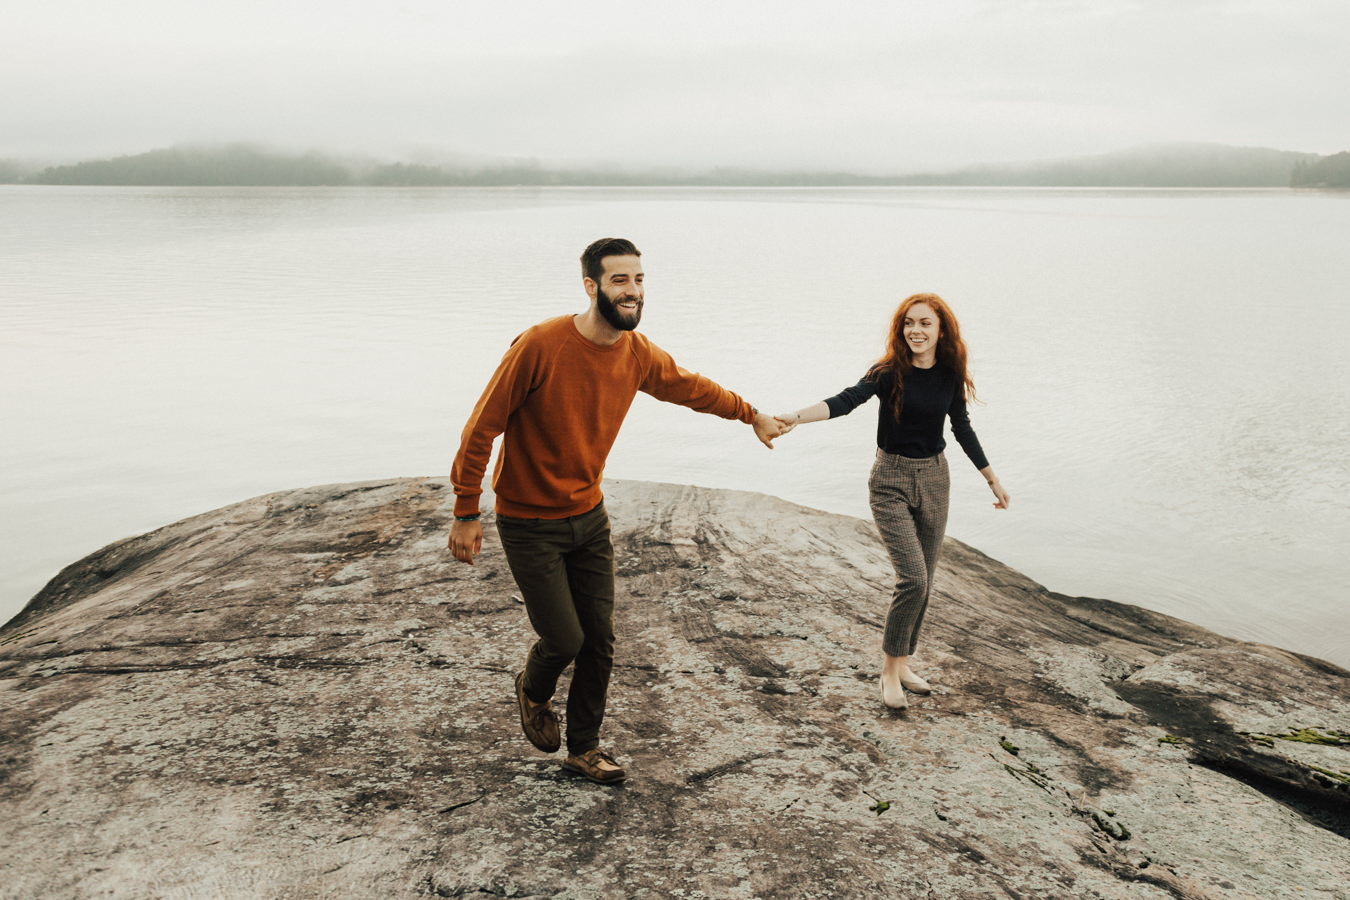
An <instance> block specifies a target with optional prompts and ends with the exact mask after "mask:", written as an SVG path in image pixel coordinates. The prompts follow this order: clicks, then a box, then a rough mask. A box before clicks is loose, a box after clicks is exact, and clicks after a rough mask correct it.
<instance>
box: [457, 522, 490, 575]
mask: <svg viewBox="0 0 1350 900" xmlns="http://www.w3.org/2000/svg"><path fill="white" fill-rule="evenodd" d="M482 549H483V523H482V522H480V521H478V520H477V519H474V520H473V521H472V522H461V521H460V520H459V519H456V520H455V524H453V525H451V526H450V552H451V553H453V554H455V559H457V560H459V561H460V562H466V563H468V564H469V565H473V558H474V557H475V556H477V555H478V554H479V552H480V551H482Z"/></svg>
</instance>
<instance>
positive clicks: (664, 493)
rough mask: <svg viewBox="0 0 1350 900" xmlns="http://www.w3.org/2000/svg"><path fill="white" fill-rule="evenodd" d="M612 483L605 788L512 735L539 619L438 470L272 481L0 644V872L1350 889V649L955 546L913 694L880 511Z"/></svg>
mask: <svg viewBox="0 0 1350 900" xmlns="http://www.w3.org/2000/svg"><path fill="white" fill-rule="evenodd" d="M607 493H608V498H609V499H608V506H609V509H610V514H611V518H612V520H613V524H614V533H615V543H616V547H617V550H618V572H619V604H618V613H617V630H618V658H617V664H616V669H615V677H614V683H613V686H612V689H611V695H610V703H609V718H608V719H607V722H606V725H605V731H604V734H603V740H604V741H605V745H606V746H607V747H609V748H610V749H612V750H613V751H614V752H615V753H616V754H617V756H618V757H619V759H620V761H621V762H623V763H624V764H625V765H626V766H627V767H628V768H629V771H630V780H629V782H628V783H627V784H626V785H624V786H623V787H619V788H605V787H600V786H598V785H592V784H589V783H587V782H584V781H579V780H576V779H574V778H573V777H569V776H568V775H566V774H565V773H563V772H562V771H561V770H560V768H559V765H558V763H559V761H560V758H561V755H560V754H559V755H555V756H554V757H553V758H549V757H546V756H544V755H542V754H540V753H538V752H537V751H535V750H534V749H533V748H532V747H531V746H530V745H529V744H528V743H526V742H525V740H524V738H523V737H522V736H521V735H520V733H519V726H518V723H517V721H516V711H515V708H514V704H513V697H512V676H513V674H514V672H515V671H516V670H517V669H518V668H519V666H520V664H521V662H522V660H523V657H524V653H525V651H526V649H527V647H528V644H529V641H530V632H529V628H528V624H527V622H526V618H525V614H524V611H523V609H522V607H521V605H520V602H519V600H518V598H517V597H516V596H515V586H514V584H513V582H512V580H511V576H510V573H509V572H508V571H507V569H506V566H505V562H504V560H503V558H502V555H501V552H500V549H499V547H498V545H497V542H496V535H495V531H494V529H492V528H491V527H490V525H489V528H488V540H487V543H486V547H485V551H484V554H483V556H482V557H481V558H480V561H479V564H478V565H477V566H476V567H474V568H469V567H467V566H463V565H460V564H457V563H455V562H454V561H453V560H452V559H451V557H450V555H449V553H448V552H447V551H446V550H445V535H446V532H447V529H448V514H449V500H450V497H449V490H448V487H447V485H446V484H445V483H444V482H443V481H437V480H430V479H404V480H396V481H382V482H371V483H364V484H354V485H341V486H333V487H322V488H313V489H308V490H296V491H288V492H283V493H279V494H272V495H269V496H266V497H260V498H257V499H254V500H249V501H247V502H244V503H239V504H236V505H234V506H230V507H227V508H225V509H221V510H217V511H215V512H212V513H207V514H205V515H202V516H197V517H195V518H192V519H188V520H185V521H183V522H179V523H177V524H174V525H170V526H168V527H166V528H163V529H160V530H159V531H155V532H153V533H150V534H147V535H143V536H140V537H135V538H131V539H129V540H126V541H122V542H120V543H117V544H114V545H112V546H110V547H108V548H106V549H104V550H102V551H100V552H98V553H96V554H94V555H92V556H90V557H88V558H87V559H85V560H82V561H81V562H79V563H76V564H74V565H72V566H70V567H69V568H67V569H66V570H64V571H63V572H61V573H60V574H59V575H58V576H57V577H56V578H55V579H53V581H52V583H51V584H50V585H48V586H47V587H46V588H45V589H44V590H43V591H42V592H41V593H40V594H38V595H37V596H36V597H35V598H34V599H33V601H32V602H31V603H30V604H29V606H28V607H27V608H26V609H25V610H24V611H23V612H22V613H21V614H20V615H19V616H18V617H16V618H15V619H14V620H12V621H11V622H10V623H8V624H7V625H6V626H5V627H4V628H3V629H0V714H2V715H3V718H2V719H0V773H2V774H0V778H2V779H3V780H2V781H0V814H2V815H0V844H3V847H4V854H3V863H2V865H3V871H0V896H3V897H6V898H11V897H12V898H38V897H60V898H66V897H115V898H123V897H125V898H138V897H218V896H227V897H296V898H300V897H330V896H331V897H372V898H375V897H379V898H385V897H417V896H443V897H462V896H471V897H472V896H509V897H554V898H601V897H606V898H607V897H616V898H630V897H631V898H665V897H679V898H752V897H763V898H772V897H803V898H806V897H923V898H984V897H1015V898H1030V897H1072V898H1078V897H1111V898H1115V897H1121V898H1125V897H1128V898H1220V897H1224V898H1228V897H1240V898H1271V897H1299V898H1328V900H1330V898H1336V900H1347V898H1350V843H1347V840H1346V837H1347V835H1348V834H1350V828H1348V827H1347V818H1348V817H1347V806H1348V804H1347V797H1350V774H1347V773H1350V747H1348V746H1346V744H1345V741H1347V740H1350V738H1346V737H1345V736H1346V735H1347V734H1350V690H1348V688H1350V677H1348V675H1347V673H1346V672H1345V671H1344V670H1341V669H1339V668H1336V667H1335V666H1332V665H1329V664H1327V663H1324V662H1320V661H1318V660H1314V659H1309V658H1307V657H1302V656H1298V655H1296V654H1293V653H1288V652H1285V651H1282V650H1277V649H1274V648H1271V647H1265V646H1259V645H1253V644H1246V643H1240V642H1237V641H1233V640H1229V639H1227V638H1224V637H1221V636H1219V635H1216V634H1213V633H1211V632H1208V631H1205V630H1203V629H1201V628H1198V627H1195V626H1193V625H1189V624H1187V623H1185V622H1181V621H1178V620H1176V619H1172V618H1169V617H1167V616H1162V615H1158V614H1155V613H1151V612H1147V611H1145V610H1142V609H1139V608H1136V607H1131V606H1126V605H1123V604H1119V603H1112V602H1108V601H1104V600H1092V599H1085V598H1072V597H1065V596H1062V595H1059V594H1055V593H1053V592H1050V591H1047V590H1046V589H1044V588H1042V587H1041V586H1040V585H1037V584H1035V583H1033V582H1032V581H1030V580H1028V579H1027V578H1025V577H1023V576H1022V575H1019V574H1018V573H1017V572H1014V571H1012V570H1010V569H1008V568H1007V567H1005V566H1003V565H1000V564H999V563H997V562H995V561H994V560H992V559H989V558H988V557H986V556H984V555H982V554H980V553H979V552H978V551H976V550H974V549H972V548H970V547H967V546H965V545H963V544H960V543H959V542H956V541H952V540H949V541H948V542H947V546H946V550H945V554H946V555H945V558H944V563H943V566H942V567H941V569H940V571H939V575H938V581H937V585H936V592H935V596H934V599H933V604H932V607H931V609H930V611H929V617H928V625H927V631H926V639H925V641H924V642H923V645H922V647H921V650H920V653H919V655H918V657H917V658H916V662H917V668H918V669H919V670H920V671H921V672H922V673H923V674H924V675H925V676H926V677H927V678H928V680H929V681H930V682H932V683H933V685H934V694H933V695H932V696H931V697H927V698H913V699H912V703H913V705H912V706H911V708H910V709H909V711H908V712H906V713H903V714H894V713H891V712H889V711H887V710H885V709H884V708H883V707H882V705H881V702H880V698H879V689H878V685H877V679H876V673H877V668H878V662H879V653H880V631H881V624H882V617H883V615H884V608H885V605H886V601H887V594H888V586H889V579H890V573H889V571H888V568H887V564H886V561H885V555H884V553H883V552H882V550H881V547H880V545H879V542H878V540H877V537H876V535H875V532H874V531H873V528H872V526H871V524H870V523H867V522H863V521H859V520H857V519H852V518H848V517H844V516H837V515H830V514H826V513H822V512H818V511H814V510H809V509H804V508H802V507H798V506H794V505H792V504H789V503H785V502H783V501H780V500H777V499H774V498H771V497H764V496H760V495H752V494H745V493H736V492H726V491H711V490H704V489H698V488H692V487H679V486H673V485H656V484H647V483H632V482H629V483H624V482H611V483H609V484H608V485H607ZM490 518H491V517H490V515H489V516H487V519H489V520H490Z"/></svg>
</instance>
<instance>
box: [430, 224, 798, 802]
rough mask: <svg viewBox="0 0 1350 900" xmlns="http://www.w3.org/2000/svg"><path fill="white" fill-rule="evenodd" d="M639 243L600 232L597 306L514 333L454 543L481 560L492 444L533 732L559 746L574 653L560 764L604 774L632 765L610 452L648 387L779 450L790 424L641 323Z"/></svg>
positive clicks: (472, 448)
mask: <svg viewBox="0 0 1350 900" xmlns="http://www.w3.org/2000/svg"><path fill="white" fill-rule="evenodd" d="M641 256H642V254H641V253H640V252H639V251H638V249H637V247H635V246H633V244H632V243H631V242H630V241H627V240H624V239H622V238H603V239H601V240H598V241H596V242H595V243H593V244H591V245H590V246H589V247H587V248H586V250H585V252H584V253H582V255H581V272H582V284H583V285H584V286H585V288H586V294H587V296H588V297H589V298H590V308H589V309H587V310H586V312H584V313H580V314H578V315H567V316H559V317H558V318H554V319H549V320H547V321H544V322H541V323H539V324H538V325H535V326H534V327H533V328H530V329H527V330H526V331H525V332H524V333H523V334H521V335H520V336H519V337H517V338H516V339H515V340H514V341H513V342H512V343H511V346H510V348H509V349H508V350H507V351H506V355H505V356H504V357H503V358H502V362H501V365H499V366H498V367H497V371H496V372H495V373H494V374H493V376H492V378H491V380H490V381H489V382H488V386H487V389H486V390H484V391H483V396H482V397H481V398H480V399H479V401H478V405H477V406H475V407H474V410H473V414H472V415H471V416H470V417H469V421H468V423H467V424H466V425H465V426H464V432H463V434H462V435H461V439H460V447H459V453H458V454H457V455H456V456H455V464H454V468H453V469H452V470H451V475H450V480H451V482H452V483H453V485H454V489H455V522H454V524H453V526H452V527H451V529H450V549H451V551H453V552H454V555H455V558H456V559H458V560H460V561H461V562H466V563H469V564H470V565H472V564H473V559H474V556H475V555H477V554H478V552H479V551H480V550H481V549H482V544H483V528H482V525H481V523H480V522H479V510H478V501H479V497H480V495H481V494H482V491H483V487H482V483H483V474H484V471H485V469H486V468H487V462H488V459H489V457H490V456H491V454H492V442H493V440H494V439H495V438H496V437H497V436H498V435H504V437H503V439H502V450H501V454H500V455H499V456H498V459H497V468H496V471H495V472H494V473H493V480H492V486H493V490H494V491H495V492H496V495H497V501H496V512H497V532H498V534H499V535H500V537H501V541H502V550H503V551H504V552H505V554H506V560H507V563H508V564H509V565H510V567H511V574H512V575H513V576H514V577H515V580H516V584H517V585H519V587H520V593H521V596H522V597H523V598H524V601H525V609H526V611H527V612H528V613H529V617H530V624H531V625H532V626H533V627H534V630H535V633H536V634H537V635H538V636H539V639H538V640H537V641H536V642H535V644H534V646H533V647H532V648H531V649H530V652H529V656H528V658H527V660H526V663H525V669H524V671H522V672H521V673H520V674H519V675H517V676H516V703H517V705H518V706H519V708H520V724H521V728H522V730H523V731H524V732H525V736H526V737H527V738H528V739H529V740H530V743H532V744H534V745H535V746H536V747H538V748H539V749H540V750H543V751H544V752H546V753H552V752H553V751H555V750H557V749H558V747H559V746H560V744H561V740H560V736H559V733H558V718H557V716H556V715H555V714H554V713H553V709H552V703H551V699H552V697H553V693H554V690H555V689H556V687H557V682H558V677H559V676H560V675H561V674H562V672H563V670H564V669H566V668H567V666H568V665H569V664H570V663H572V662H573V661H575V663H576V668H575V669H574V671H573V673H572V687H571V690H570V691H569V693H568V697H567V754H568V755H567V758H566V760H565V761H564V762H563V768H564V769H566V770H568V771H571V772H575V773H578V774H580V775H583V776H585V777H586V778H589V779H590V780H591V781H595V782H598V783H600V784H616V783H618V782H620V781H622V780H623V779H624V777H625V773H624V771H623V769H622V768H621V767H620V766H619V765H618V763H616V762H615V761H614V759H613V757H611V756H610V755H609V754H607V753H605V752H603V751H602V750H600V748H599V742H600V724H601V721H602V720H603V719H604V714H605V695H606V693H607V691H608V689H609V677H610V670H611V668H612V666H613V659H614V547H613V545H612V543H611V542H610V533H609V516H608V515H607V513H606V512H605V507H604V503H603V498H602V496H601V492H600V479H601V475H602V473H603V471H604V467H605V458H606V457H607V456H608V455H609V450H610V447H612V446H613V444H614V439H615V438H616V437H617V436H618V433H619V426H620V425H622V424H623V419H624V416H625V415H626V414H627V413H628V407H629V406H630V405H631V404H632V402H633V397H634V396H635V395H636V394H637V392H638V391H644V392H646V393H648V394H651V395H652V396H654V397H656V398H657V399H659V400H665V401H668V402H670V403H678V404H680V405H682V406H687V407H689V408H691V409H695V410H698V411H699V412H706V413H712V414H713V415H717V416H721V417H722V418H724V419H739V420H740V421H742V422H745V423H747V424H750V425H752V426H753V427H754V430H755V435H756V437H758V438H759V439H760V440H761V441H762V442H763V443H764V444H765V446H767V447H769V448H770V449H772V448H773V438H775V437H777V436H778V435H779V433H780V432H782V431H783V430H785V426H784V425H783V423H781V422H779V421H777V420H776V419H774V417H773V416H770V415H767V414H765V413H761V412H758V411H757V410H756V409H755V408H754V407H752V406H751V405H750V404H749V403H746V402H745V401H744V400H742V399H741V398H740V397H738V396H737V395H735V394H733V393H731V392H730V391H728V390H725V389H723V388H721V387H719V386H718V385H716V384H714V383H713V382H712V381H709V380H708V379H706V378H704V377H702V376H700V375H697V374H695V373H691V372H688V371H686V370H684V369H682V368H680V367H679V366H677V365H676V364H675V361H674V360H673V359H671V358H670V355H669V354H668V353H666V352H665V351H664V350H662V349H661V348H660V347H657V346H656V345H655V344H653V343H652V342H651V341H649V340H648V339H647V338H646V337H645V336H644V335H642V334H639V333H638V332H636V331H635V330H634V329H635V328H637V325H638V322H639V320H641V318H642V305H643V285H642V280H643V274H642V262H641Z"/></svg>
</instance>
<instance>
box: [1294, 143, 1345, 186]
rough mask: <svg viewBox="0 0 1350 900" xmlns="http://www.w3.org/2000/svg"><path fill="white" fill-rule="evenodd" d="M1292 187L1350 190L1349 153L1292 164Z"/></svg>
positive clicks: (1334, 154)
mask: <svg viewBox="0 0 1350 900" xmlns="http://www.w3.org/2000/svg"><path fill="white" fill-rule="evenodd" d="M1290 185H1291V186H1292V187H1319V188H1350V152H1345V153H1333V154H1332V155H1331V156H1323V157H1322V158H1321V159H1316V160H1313V161H1311V162H1298V163H1295V164H1294V176H1293V179H1292V180H1291V181H1290Z"/></svg>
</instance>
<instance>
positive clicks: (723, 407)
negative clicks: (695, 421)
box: [450, 315, 754, 519]
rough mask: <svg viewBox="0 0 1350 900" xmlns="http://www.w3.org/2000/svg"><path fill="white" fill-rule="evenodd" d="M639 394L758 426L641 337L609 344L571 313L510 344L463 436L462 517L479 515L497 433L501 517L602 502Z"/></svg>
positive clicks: (720, 391)
mask: <svg viewBox="0 0 1350 900" xmlns="http://www.w3.org/2000/svg"><path fill="white" fill-rule="evenodd" d="M638 391H643V392H645V393H648V394H651V395H652V396H653V397H655V398H656V399H658V400H665V401H667V402H670V403H678V404H680V405H681V406H687V407H689V408H690V409H694V410H697V411H699V412H706V413H712V414H713V415H716V416H721V417H722V418H724V419H739V420H740V421H742V422H746V423H750V422H753V421H754V411H753V408H752V407H751V406H750V404H749V403H746V402H745V401H744V400H742V399H741V398H740V397H738V396H737V395H736V394H733V393H732V392H731V391H728V390H726V389H725V388H722V387H720V386H719V385H717V384H715V383H714V382H712V381H710V380H709V379H707V378H704V377H703V376H702V375H699V374H697V373H694V372H689V371H687V370H685V369H683V368H681V367H680V366H678V365H676V364H675V360H673V359H671V358H670V354H669V353H667V352H666V351H664V350H662V349H661V348H660V347H658V346H656V345H655V344H653V343H652V342H651V341H649V340H648V339H647V338H646V336H645V335H642V334H639V333H638V332H636V331H626V332H624V333H623V336H622V337H621V338H619V340H618V341H616V342H615V343H614V344H611V345H610V346H608V347H602V346H600V345H599V344H595V343H593V342H591V341H588V340H587V339H586V338H584V337H582V336H581V332H579V331H578V330H577V327H576V324H575V323H574V322H573V321H572V316H570V315H568V316H559V317H558V318H556V319H549V320H547V321H544V322H540V323H539V324H538V325H535V326H534V327H533V328H530V329H527V330H526V331H525V332H524V333H523V334H521V335H520V336H519V337H517V338H516V339H515V340H514V341H512V342H511V346H510V348H509V349H508V350H507V351H506V355H505V356H504V357H502V362H501V365H499V366H498V367H497V371H496V372H494V373H493V375H492V379H491V380H490V381H489V382H488V385H487V388H486V389H485V390H484V391H483V396H482V397H481V398H479V400H478V405H477V406H475V407H474V410H473V414H472V415H471V416H469V421H468V423H467V424H466V425H465V426H464V432H463V434H462V435H461V437H460V444H459V453H457V454H456V455H455V464H454V467H453V468H452V469H451V470H450V481H451V483H452V484H453V485H454V489H455V515H457V516H467V515H470V514H472V513H475V512H477V511H478V500H479V497H480V496H481V495H482V493H483V475H484V473H485V471H486V469H487V464H488V460H489V459H490V458H491V456H492V442H493V440H495V439H496V437H497V436H498V435H500V434H504V435H505V437H503V439H502V450H501V453H500V454H499V456H498V458H497V467H496V471H495V472H494V473H493V475H492V489H493V491H495V492H496V495H497V504H496V509H497V512H499V513H501V514H502V515H505V516H514V517H517V518H525V519H562V518H566V517H567V516H574V515H579V514H580V513H584V512H587V511H589V510H591V509H592V508H594V507H595V506H596V505H597V504H598V503H599V502H600V500H601V499H602V497H601V492H600V479H601V476H602V474H603V472H604V468H605V459H606V458H607V457H608V456H609V450H610V448H611V447H612V446H613V445H614V439H615V438H616V437H618V434H619V426H620V425H622V424H623V419H624V416H625V415H627V414H628V407H629V406H630V405H631V404H632V402H633V397H634V396H636V394H637V392H638Z"/></svg>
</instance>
